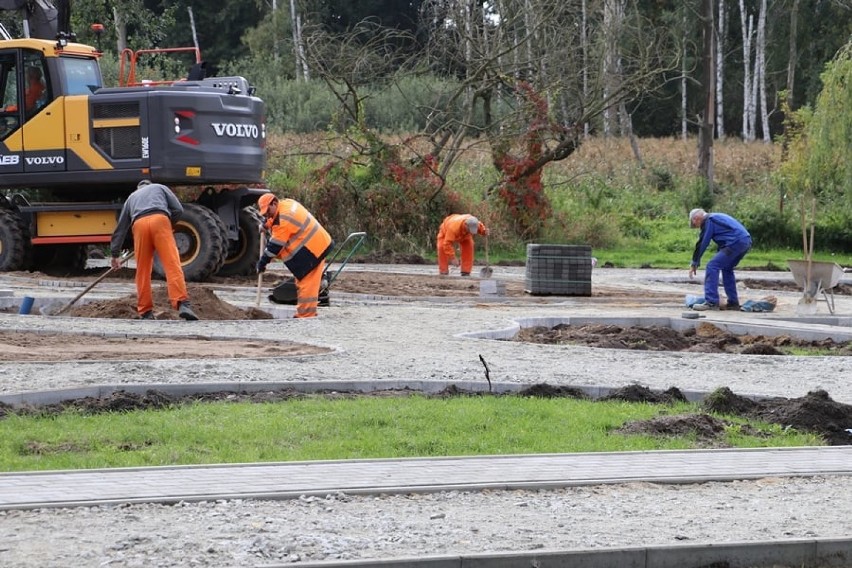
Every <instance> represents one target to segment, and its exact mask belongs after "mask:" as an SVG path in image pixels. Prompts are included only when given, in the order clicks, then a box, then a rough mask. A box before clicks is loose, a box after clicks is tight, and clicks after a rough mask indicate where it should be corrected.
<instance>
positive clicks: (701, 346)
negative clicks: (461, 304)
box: [512, 322, 852, 356]
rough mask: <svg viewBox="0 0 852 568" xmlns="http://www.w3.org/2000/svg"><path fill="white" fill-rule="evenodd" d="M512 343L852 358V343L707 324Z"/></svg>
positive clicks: (588, 329)
mask: <svg viewBox="0 0 852 568" xmlns="http://www.w3.org/2000/svg"><path fill="white" fill-rule="evenodd" d="M512 341H521V342H527V343H542V344H549V345H585V346H587V347H600V348H605V349H631V350H636V351H689V352H701V353H738V354H743V355H787V354H791V353H795V350H796V349H801V348H805V349H815V350H819V351H821V352H825V354H830V355H837V356H850V355H852V342H850V341H844V342H840V343H835V342H834V341H832V340H831V339H824V340H817V341H806V340H802V339H797V338H794V337H790V336H789V335H779V336H775V337H766V336H763V335H734V334H733V333H730V332H728V331H724V330H722V329H721V328H719V327H717V326H715V325H713V324H711V323H707V322H701V323H699V324H698V325H697V326H696V327H695V328H694V329H688V330H685V331H676V330H674V329H672V328H670V327H665V326H635V327H630V326H620V325H613V324H588V325H570V324H559V325H556V326H554V327H544V326H533V327H527V328H524V329H521V330H520V331H518V333H516V334H515V336H514V337H513V338H512Z"/></svg>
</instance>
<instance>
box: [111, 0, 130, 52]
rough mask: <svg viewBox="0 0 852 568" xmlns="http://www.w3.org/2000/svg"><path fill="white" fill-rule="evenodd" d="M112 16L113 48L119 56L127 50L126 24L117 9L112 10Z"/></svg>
mask: <svg viewBox="0 0 852 568" xmlns="http://www.w3.org/2000/svg"><path fill="white" fill-rule="evenodd" d="M112 16H113V20H114V21H115V47H116V49H117V50H118V54H119V56H121V52H122V51H124V50H125V49H127V23H126V22H125V21H124V16H123V15H122V14H121V12H119V11H118V8H113V9H112Z"/></svg>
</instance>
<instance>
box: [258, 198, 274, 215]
mask: <svg viewBox="0 0 852 568" xmlns="http://www.w3.org/2000/svg"><path fill="white" fill-rule="evenodd" d="M275 200H276V197H275V194H273V193H264V194H263V195H261V196H260V199H258V200H257V209H258V210H259V211H260V214H261V215H264V216H265V215H266V212H267V211H269V206H270V205H271V204H272V202H273V201H275Z"/></svg>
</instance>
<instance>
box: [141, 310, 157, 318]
mask: <svg viewBox="0 0 852 568" xmlns="http://www.w3.org/2000/svg"><path fill="white" fill-rule="evenodd" d="M139 319H143V320H153V319H157V318H155V317H154V310H148V311H147V312H145V313H144V314H142V315H141V316H139Z"/></svg>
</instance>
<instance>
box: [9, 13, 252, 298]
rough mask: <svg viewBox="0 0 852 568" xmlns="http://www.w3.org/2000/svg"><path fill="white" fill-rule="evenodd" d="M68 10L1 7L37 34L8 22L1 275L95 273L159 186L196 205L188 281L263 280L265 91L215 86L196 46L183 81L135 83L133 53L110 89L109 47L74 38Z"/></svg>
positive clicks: (185, 241)
mask: <svg viewBox="0 0 852 568" xmlns="http://www.w3.org/2000/svg"><path fill="white" fill-rule="evenodd" d="M69 3H70V2H69V0H64V1H62V2H56V3H55V4H54V3H53V2H50V1H48V0H0V10H17V11H20V12H21V14H22V21H23V29H24V35H25V36H26V37H23V38H18V39H14V38H12V37H10V35H9V34H8V32H7V31H6V28H5V26H2V24H0V34H2V35H3V38H2V39H0V97H2V99H0V271H14V270H43V269H45V268H48V267H50V268H54V269H55V268H56V267H57V266H62V267H67V268H68V269H79V268H83V267H84V266H85V261H86V254H87V250H88V249H89V248H90V247H91V245H104V244H105V243H109V240H110V236H111V234H112V232H113V229H114V228H115V225H116V219H117V215H118V213H119V211H120V209H121V206H122V203H123V202H124V200H125V199H126V198H127V196H128V195H129V194H130V193H131V192H132V191H133V190H134V189H135V188H136V184H137V183H138V181H139V180H140V179H150V180H152V181H154V182H158V183H163V184H166V185H168V186H170V187H171V188H172V189H174V190H175V192H176V193H177V194H178V195H179V196H180V197H181V199H182V201H183V202H184V209H185V212H184V215H183V217H182V218H181V219H180V220H179V221H178V222H177V224H176V226H175V237H176V241H177V243H178V249H179V251H180V255H181V262H182V265H183V268H184V273H185V275H186V278H187V280H189V281H203V280H207V279H209V278H210V277H211V276H214V275H223V276H227V275H250V274H252V273H255V262H256V260H257V250H258V245H259V239H260V218H259V216H258V214H257V212H256V209H255V208H254V207H253V205H254V204H255V202H256V201H257V198H258V197H259V196H260V195H262V194H263V193H265V192H267V191H268V190H267V189H266V188H265V187H264V185H263V175H264V168H265V165H266V123H265V107H264V104H263V101H262V100H261V99H260V98H258V97H257V96H256V95H255V89H254V87H253V86H251V85H250V84H249V83H248V81H247V80H246V79H245V78H243V77H206V76H205V69H206V67H205V65H204V63H203V62H202V61H201V58H200V54H198V52H197V49H196V50H195V55H196V57H195V64H194V65H192V66H191V67H190V69H188V71H187V75H186V77H185V78H181V79H179V80H176V81H156V82H151V81H137V80H136V77H135V64H136V62H137V60H138V56H139V55H141V54H142V52H141V51H140V52H127V53H124V54H122V59H121V63H122V71H121V74H122V81H121V83H122V84H121V86H117V87H105V86H104V85H103V79H102V76H101V71H100V67H99V64H98V60H99V58H100V55H101V53H100V51H99V50H98V49H96V48H94V47H92V46H88V45H83V44H80V43H76V41H75V40H76V38H75V36H74V34H73V33H72V32H71V31H70V25H69V24H70V14H69ZM178 49H187V48H178ZM152 51H158V50H145V52H146V53H148V52H152ZM159 51H169V50H159ZM125 62H127V63H128V65H129V68H128V69H125V67H124V64H125ZM125 71H126V72H125ZM125 75H126V76H125ZM154 270H155V273H157V274H159V275H160V276H162V275H163V272H162V268H161V267H160V266H159V264H158V263H155V268H154Z"/></svg>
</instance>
